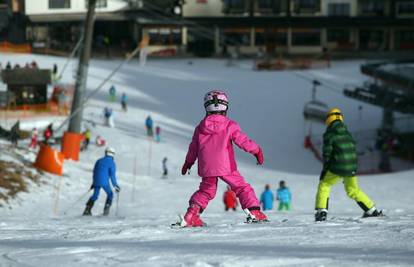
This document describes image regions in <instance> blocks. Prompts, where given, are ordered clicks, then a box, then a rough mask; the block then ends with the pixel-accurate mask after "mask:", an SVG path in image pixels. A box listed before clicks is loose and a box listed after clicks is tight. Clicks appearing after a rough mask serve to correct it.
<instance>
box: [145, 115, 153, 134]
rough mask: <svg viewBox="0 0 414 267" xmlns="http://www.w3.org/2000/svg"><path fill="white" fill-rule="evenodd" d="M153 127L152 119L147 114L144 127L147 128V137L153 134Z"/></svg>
mask: <svg viewBox="0 0 414 267" xmlns="http://www.w3.org/2000/svg"><path fill="white" fill-rule="evenodd" d="M153 127H154V121H153V120H152V118H151V116H148V117H147V118H146V119H145V128H146V129H147V136H149V137H153V136H154V131H153V129H152V128H153Z"/></svg>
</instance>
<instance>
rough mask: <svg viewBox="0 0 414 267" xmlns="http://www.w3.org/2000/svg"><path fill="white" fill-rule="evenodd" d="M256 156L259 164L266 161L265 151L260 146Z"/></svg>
mask: <svg viewBox="0 0 414 267" xmlns="http://www.w3.org/2000/svg"><path fill="white" fill-rule="evenodd" d="M254 156H255V157H256V159H257V165H263V163H264V158H263V151H262V149H261V148H260V147H259V151H257V153H256V154H254Z"/></svg>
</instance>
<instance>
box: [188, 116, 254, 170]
mask: <svg viewBox="0 0 414 267" xmlns="http://www.w3.org/2000/svg"><path fill="white" fill-rule="evenodd" d="M233 142H234V143H235V144H236V145H237V146H238V147H240V148H241V149H243V150H244V151H246V152H249V153H251V154H253V155H254V154H256V153H257V152H259V146H258V145H257V144H256V143H255V142H254V141H252V140H250V139H249V138H248V137H247V135H246V134H245V133H243V132H242V131H241V129H240V126H239V125H238V124H237V122H235V121H232V120H230V119H229V118H227V117H226V116H223V115H209V116H207V117H205V118H204V119H203V120H202V121H201V122H200V124H199V125H198V126H197V127H196V129H195V131H194V135H193V140H192V142H191V144H190V146H189V148H188V152H187V157H186V162H187V163H189V164H191V165H192V164H194V162H195V161H196V159H198V175H200V176H201V177H212V176H225V175H230V174H232V173H233V172H234V171H236V170H237V165H236V160H235V157H234V151H233Z"/></svg>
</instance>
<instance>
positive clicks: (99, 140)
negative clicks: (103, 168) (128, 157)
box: [95, 135, 106, 146]
mask: <svg viewBox="0 0 414 267" xmlns="http://www.w3.org/2000/svg"><path fill="white" fill-rule="evenodd" d="M95 144H96V145H97V146H104V145H105V144H106V141H105V139H103V138H102V136H100V135H97V136H96V139H95Z"/></svg>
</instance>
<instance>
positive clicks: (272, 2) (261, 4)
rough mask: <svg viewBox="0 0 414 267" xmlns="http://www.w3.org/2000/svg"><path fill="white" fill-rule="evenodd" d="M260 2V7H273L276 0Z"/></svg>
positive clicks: (262, 0) (261, 0)
mask: <svg viewBox="0 0 414 267" xmlns="http://www.w3.org/2000/svg"><path fill="white" fill-rule="evenodd" d="M258 2H259V8H260V9H273V7H274V6H275V1H274V0H259V1H258Z"/></svg>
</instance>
